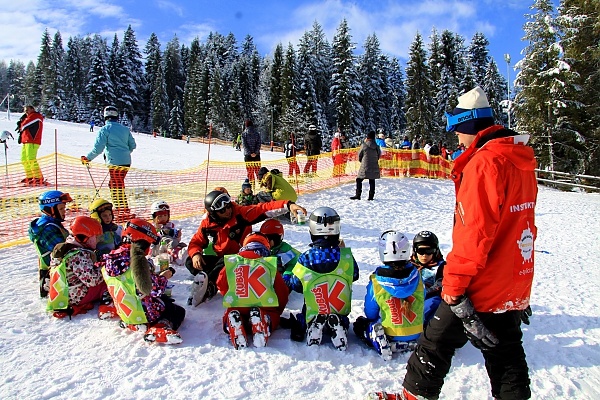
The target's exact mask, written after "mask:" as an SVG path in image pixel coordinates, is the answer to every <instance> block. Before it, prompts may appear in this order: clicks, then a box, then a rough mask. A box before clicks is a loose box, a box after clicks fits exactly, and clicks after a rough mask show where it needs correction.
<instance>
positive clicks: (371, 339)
mask: <svg viewBox="0 0 600 400" xmlns="http://www.w3.org/2000/svg"><path fill="white" fill-rule="evenodd" d="M378 247H379V258H380V260H381V261H382V262H383V264H384V265H383V266H381V267H378V268H377V269H376V270H375V272H374V273H373V274H371V276H370V277H369V283H368V285H367V293H366V295H365V304H364V310H365V317H362V316H361V317H358V318H357V319H356V321H355V322H354V324H353V330H354V333H355V334H356V336H358V337H359V338H360V339H361V340H362V341H363V342H364V343H365V344H366V345H367V346H369V347H374V348H375V350H377V352H378V353H379V354H380V355H381V357H382V358H383V359H384V360H386V361H389V360H391V359H392V353H393V352H403V351H408V350H411V349H412V348H414V346H415V345H416V341H417V339H418V338H419V337H420V336H421V333H422V332H423V322H424V320H423V317H424V308H425V289H424V285H423V280H422V279H421V274H420V273H419V271H418V269H417V268H416V267H415V266H414V265H413V264H412V263H411V262H410V261H409V260H410V242H409V241H408V238H407V237H406V236H405V235H404V234H403V233H402V232H398V231H395V230H388V231H385V232H383V233H382V234H381V236H380V237H379V245H378Z"/></svg>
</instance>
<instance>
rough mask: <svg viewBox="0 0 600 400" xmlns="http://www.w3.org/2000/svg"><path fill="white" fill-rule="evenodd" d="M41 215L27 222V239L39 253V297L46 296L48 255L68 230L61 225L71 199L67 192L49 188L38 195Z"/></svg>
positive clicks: (48, 281)
mask: <svg viewBox="0 0 600 400" xmlns="http://www.w3.org/2000/svg"><path fill="white" fill-rule="evenodd" d="M38 200H39V207H40V211H41V212H42V215H41V216H40V217H39V218H35V219H34V220H33V221H31V223H30V224H29V229H28V234H29V240H31V242H32V243H33V245H34V246H35V249H36V251H37V252H38V255H39V283H40V297H47V296H48V290H49V284H50V269H49V268H50V255H51V254H52V250H54V246H56V245H57V244H59V243H63V242H64V241H65V240H66V239H67V237H68V236H69V231H67V229H66V228H65V227H64V226H63V224H62V223H63V221H64V220H65V215H66V212H67V203H69V202H71V201H73V199H72V198H71V196H70V195H69V193H63V192H61V191H59V190H49V191H47V192H44V193H42V194H41V195H40V197H39V199H38Z"/></svg>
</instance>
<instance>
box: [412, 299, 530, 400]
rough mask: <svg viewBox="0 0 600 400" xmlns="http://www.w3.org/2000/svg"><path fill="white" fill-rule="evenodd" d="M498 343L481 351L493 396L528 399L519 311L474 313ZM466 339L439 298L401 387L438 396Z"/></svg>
mask: <svg viewBox="0 0 600 400" xmlns="http://www.w3.org/2000/svg"><path fill="white" fill-rule="evenodd" d="M477 314H478V315H479V317H480V318H481V320H482V321H483V323H484V325H485V326H486V327H487V328H488V329H489V330H490V331H492V332H493V333H494V334H495V335H496V337H497V338H498V339H499V341H500V343H499V344H498V345H497V346H496V347H494V348H492V349H489V350H483V351H482V352H481V354H482V355H483V358H484V360H485V368H486V370H487V373H488V376H489V378H490V383H491V385H492V396H493V397H494V398H495V399H502V400H513V399H514V400H520V399H529V398H530V397H531V390H530V388H529V384H530V381H529V369H528V368H527V361H526V360H525V351H524V350H523V342H522V341H521V339H522V337H523V333H522V332H521V312H520V311H507V312H504V313H499V314H494V313H477ZM467 341H468V339H467V336H466V335H465V333H464V329H463V325H462V321H461V320H460V319H459V318H458V317H457V316H456V315H455V314H454V313H453V312H452V310H451V309H450V306H449V305H448V304H447V303H446V302H444V301H442V303H441V304H440V306H439V308H438V309H437V311H436V313H435V316H434V317H433V318H432V319H431V321H429V323H428V324H427V326H426V327H425V331H424V332H423V335H421V338H420V339H419V342H418V345H417V348H416V349H415V351H414V352H413V354H411V356H410V358H409V360H408V364H407V367H406V376H405V377H404V383H403V386H404V387H405V388H406V389H407V390H408V391H409V392H411V393H413V394H416V395H420V396H424V397H426V398H428V399H437V398H438V397H439V395H440V392H441V390H442V385H443V384H444V378H445V377H446V374H447V373H448V371H449V370H450V364H451V362H452V357H453V356H454V352H455V351H456V349H458V348H461V347H463V346H464V345H465V344H466V343H467Z"/></svg>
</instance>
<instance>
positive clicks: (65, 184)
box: [0, 149, 451, 248]
mask: <svg viewBox="0 0 600 400" xmlns="http://www.w3.org/2000/svg"><path fill="white" fill-rule="evenodd" d="M265 150H266V151H268V149H265ZM289 161H290V162H289V163H288V159H285V158H283V157H282V158H281V159H279V160H272V161H263V162H261V163H260V165H261V166H264V167H267V168H268V169H269V170H271V169H274V168H277V169H279V170H280V171H281V172H282V173H283V176H284V177H286V178H287V179H288V180H289V181H290V183H292V186H294V187H295V189H296V191H297V192H298V194H302V193H309V192H314V191H318V190H323V189H327V188H331V187H334V186H338V185H340V184H342V183H349V182H353V181H354V180H355V178H356V174H357V172H358V169H359V167H360V163H359V162H358V159H357V149H348V150H342V153H341V154H339V155H338V156H336V157H335V158H334V157H332V154H331V153H323V154H321V155H320V156H318V157H316V158H315V159H314V160H312V164H314V163H315V162H316V172H312V170H311V171H310V172H309V173H304V171H305V167H306V164H307V162H309V160H308V158H307V157H306V156H305V155H302V154H299V155H298V157H296V162H297V164H298V169H295V168H292V167H293V166H294V164H293V160H292V159H289ZM38 162H39V165H40V168H41V170H42V173H43V175H44V178H45V179H46V181H47V182H49V183H50V186H25V184H22V183H20V181H21V179H22V178H23V177H24V172H23V166H22V165H21V164H20V163H15V164H9V165H8V166H7V167H6V173H5V177H4V179H3V180H2V181H3V183H2V185H1V187H2V195H1V198H0V237H1V238H2V240H1V243H0V248H4V247H10V246H14V245H17V244H23V243H27V242H29V239H28V237H27V228H28V225H29V223H30V221H31V220H33V219H34V218H36V217H37V216H39V214H40V210H39V206H38V196H39V195H40V194H41V193H43V192H45V191H47V190H53V189H55V188H56V189H58V190H60V191H62V192H67V193H69V194H70V195H71V197H72V198H73V202H72V203H69V205H68V209H69V212H68V213H67V222H66V223H65V226H68V222H70V220H71V219H72V218H74V217H75V216H77V215H89V211H88V207H89V205H90V203H91V202H92V201H93V200H94V199H96V198H98V197H101V198H104V199H107V200H108V201H111V202H112V203H113V204H115V206H117V203H118V202H119V201H122V200H123V198H122V197H120V198H118V199H116V198H114V196H116V195H117V196H118V195H123V194H124V195H125V197H126V201H127V205H128V208H129V209H130V210H131V212H132V213H134V214H136V216H137V217H140V218H148V219H150V205H151V204H152V202H153V201H155V200H159V199H161V200H164V201H166V202H167V203H168V204H169V205H170V207H171V215H172V217H173V218H174V219H181V218H187V217H190V216H194V215H200V214H202V213H203V212H204V202H203V199H204V196H205V195H206V193H208V192H210V191H211V190H213V189H214V188H215V187H218V186H222V187H225V188H226V189H227V190H228V191H229V194H230V195H231V196H232V198H233V199H236V198H237V196H238V194H239V193H240V191H241V184H242V183H243V181H244V179H245V178H246V176H247V166H246V164H245V163H244V162H227V161H215V160H211V161H210V163H207V162H204V163H202V164H201V165H199V166H197V167H194V168H190V169H184V170H178V171H151V170H143V169H137V168H130V169H129V170H128V171H127V175H126V178H125V189H124V191H123V192H122V193H118V194H116V193H115V192H114V191H113V193H111V190H110V189H109V187H108V181H109V177H108V168H107V167H106V166H104V165H103V164H99V163H92V164H90V165H89V168H88V167H86V166H83V165H82V164H81V160H80V159H79V158H75V157H71V156H66V155H63V154H52V155H48V156H45V157H41V158H39V159H38ZM379 165H380V167H381V172H382V177H396V178H402V177H427V178H448V177H449V176H450V171H451V163H450V162H448V161H447V160H443V159H442V158H441V157H431V158H430V160H429V161H428V160H427V157H426V154H425V153H424V152H423V151H422V150H414V151H411V150H396V149H385V150H384V152H383V155H382V158H381V159H380V161H379ZM250 166H252V165H250ZM256 167H258V166H256ZM254 191H255V193H256V192H257V191H258V183H256V186H255V188H254ZM111 195H112V196H113V197H111Z"/></svg>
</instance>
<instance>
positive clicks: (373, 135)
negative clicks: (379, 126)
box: [367, 131, 375, 139]
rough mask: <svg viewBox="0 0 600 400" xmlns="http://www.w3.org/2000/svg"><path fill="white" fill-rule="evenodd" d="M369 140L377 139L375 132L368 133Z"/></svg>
mask: <svg viewBox="0 0 600 400" xmlns="http://www.w3.org/2000/svg"><path fill="white" fill-rule="evenodd" d="M367 139H375V131H369V132H367Z"/></svg>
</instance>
